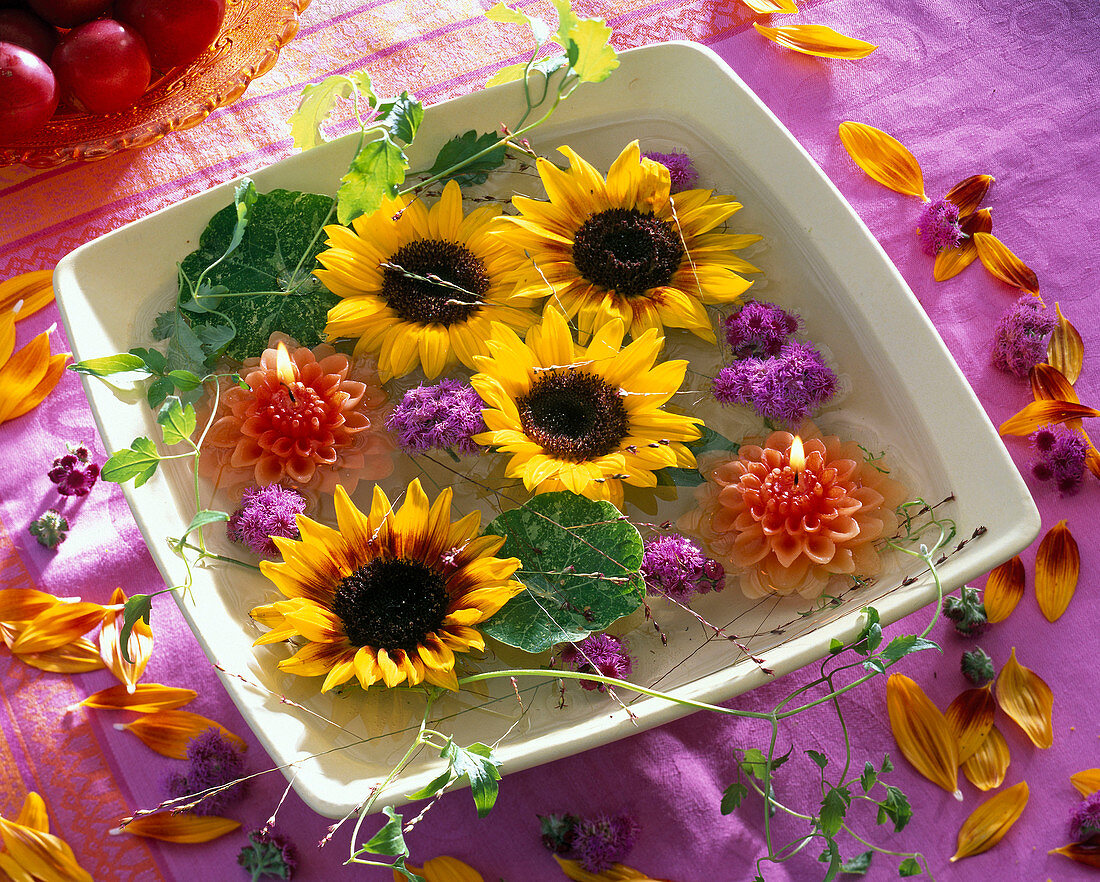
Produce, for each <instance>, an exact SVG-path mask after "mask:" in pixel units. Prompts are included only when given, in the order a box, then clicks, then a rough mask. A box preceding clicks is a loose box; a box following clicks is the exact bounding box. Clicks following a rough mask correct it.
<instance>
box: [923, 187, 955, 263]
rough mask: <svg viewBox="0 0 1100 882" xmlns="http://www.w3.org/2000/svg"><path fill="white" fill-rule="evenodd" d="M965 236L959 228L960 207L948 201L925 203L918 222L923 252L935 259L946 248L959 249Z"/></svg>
mask: <svg viewBox="0 0 1100 882" xmlns="http://www.w3.org/2000/svg"><path fill="white" fill-rule="evenodd" d="M964 235H965V234H964V233H963V231H962V228H961V227H960V226H959V206H957V205H956V204H955V203H954V202H950V201H948V200H947V199H940V200H939V201H938V202H926V203H924V210H923V211H921V213H920V220H918V221H917V237H918V238H919V239H920V245H921V250H922V251H924V253H925V254H927V255H928V256H929V257H935V256H936V255H937V254H939V253H940V252H941V251H943V250H944V249H945V248H958V247H959V243H960V242H962V240H963V236H964Z"/></svg>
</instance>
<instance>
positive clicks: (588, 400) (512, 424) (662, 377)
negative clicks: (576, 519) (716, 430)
mask: <svg viewBox="0 0 1100 882" xmlns="http://www.w3.org/2000/svg"><path fill="white" fill-rule="evenodd" d="M624 335H625V329H624V327H623V322H622V321H621V320H620V319H613V320H611V321H609V322H606V323H604V324H603V325H601V326H600V327H598V328H597V329H596V331H595V333H594V334H593V337H592V341H591V342H590V343H589V344H588V346H587V347H582V346H578V345H576V344H575V343H574V342H573V336H572V334H571V333H570V331H569V324H568V322H567V320H566V318H565V316H564V315H563V314H562V313H561V312H559V311H558V310H556V309H553V308H550V309H548V310H547V311H546V315H545V316H544V317H543V321H542V324H541V325H537V326H535V327H533V328H532V329H531V330H530V331H528V333H527V340H526V342H524V341H522V340H520V338H519V337H518V336H517V335H516V333H515V332H514V331H511V330H509V329H508V328H505V327H503V326H500V325H498V326H496V327H495V328H494V329H493V336H492V338H491V339H490V340H489V343H488V345H489V351H490V353H491V355H488V356H480V357H479V358H478V360H477V361H478V367H479V368H480V370H481V373H478V374H475V375H474V377H473V378H472V379H471V380H470V382H471V383H472V384H473V387H474V388H475V389H476V390H477V391H478V394H480V395H481V397H482V399H483V400H484V401H485V404H486V406H485V409H484V410H482V416H483V417H484V419H485V425H486V426H487V427H488V429H489V431H487V432H483V433H481V434H480V435H475V436H474V441H476V442H477V443H478V444H485V445H492V446H494V447H497V448H499V449H500V450H502V451H504V452H506V453H511V454H512V459H511V461H510V462H509V464H508V469H507V472H506V474H507V475H508V477H510V478H516V477H522V478H523V483H524V486H526V487H527V489H528V490H534V491H535V492H537V493H545V492H548V491H550V490H562V489H565V490H572V491H573V492H574V493H579V494H581V495H582V496H587V497H589V498H590V499H606V500H608V501H610V502H613V503H614V504H615V505H621V504H622V498H623V487H622V482H623V481H625V482H626V483H627V484H631V485H634V486H637V487H654V486H656V484H657V477H656V475H654V471H655V470H657V469H662V468H665V467H666V466H678V467H681V468H692V467H694V465H695V457H694V456H693V455H692V453H691V451H690V450H688V449H687V447H685V446H684V444H683V442H684V441H693V440H695V439H696V438H698V437H699V429H698V426H699V425H701V424H702V420H699V419H696V418H694V417H688V416H681V415H679V414H675V413H669V412H667V411H665V410H662V406H663V405H665V404H666V403H667V402H668V401H669V399H670V398H672V396H673V395H674V394H675V393H676V392H677V391H678V390H679V388H680V384H681V383H683V381H684V373H685V372H686V371H687V362H686V361H665V362H661V363H660V364H657V365H654V361H655V360H656V358H657V355H658V353H659V352H660V351H661V347H662V346H663V345H664V337H661V336H660V335H659V334H658V333H657V331H656V330H655V329H653V328H650V329H649V330H648V331H646V332H645V333H643V334H642V335H641V336H639V337H638V338H636V339H635V340H634V341H633V342H631V343H630V344H628V345H627V346H623V337H624Z"/></svg>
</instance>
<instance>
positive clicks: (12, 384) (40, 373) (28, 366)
mask: <svg viewBox="0 0 1100 882" xmlns="http://www.w3.org/2000/svg"><path fill="white" fill-rule="evenodd" d="M5 348H6V346H5ZM49 366H50V336H49V334H48V333H47V332H45V331H43V332H42V333H41V334H39V335H38V336H37V337H35V338H34V339H33V340H31V341H30V342H29V343H28V344H27V345H26V346H24V347H23V348H22V349H20V350H19V351H18V352H16V353H15V354H14V355H12V356H11V357H10V358H8V359H7V361H5V362H4V363H2V364H0V423H2V422H4V421H5V420H7V419H8V418H9V417H10V415H11V413H12V412H13V411H14V410H15V409H16V407H18V406H19V405H20V404H22V402H23V400H24V399H25V398H26V397H27V396H28V395H30V394H31V391H32V390H33V389H35V387H37V386H38V384H39V383H40V382H41V381H42V379H43V377H45V376H46V372H47V370H48V369H49Z"/></svg>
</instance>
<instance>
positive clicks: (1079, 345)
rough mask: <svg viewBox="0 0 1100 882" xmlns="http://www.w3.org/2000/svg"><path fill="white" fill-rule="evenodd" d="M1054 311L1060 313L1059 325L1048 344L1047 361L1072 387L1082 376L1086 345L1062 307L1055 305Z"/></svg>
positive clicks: (1055, 327) (1056, 326)
mask: <svg viewBox="0 0 1100 882" xmlns="http://www.w3.org/2000/svg"><path fill="white" fill-rule="evenodd" d="M1054 311H1055V312H1057V313H1058V324H1057V325H1055V326H1054V333H1053V334H1051V335H1050V342H1049V343H1048V344H1047V361H1049V362H1050V364H1051V366H1052V367H1054V368H1057V369H1058V370H1059V371H1061V372H1062V374H1063V375H1064V376H1065V378H1066V379H1067V380H1068V381H1069V382H1070V384H1071V385H1072V384H1073V383H1076V382H1077V378H1078V377H1079V376H1081V367H1082V365H1083V364H1084V363H1085V344H1084V341H1082V340H1081V335H1080V334H1079V333H1078V332H1077V328H1075V327H1074V326H1073V325H1072V324H1071V323H1070V321H1069V319H1067V318H1066V317H1065V316H1064V315H1062V307H1061V306H1059V305H1058V304H1057V303H1055V304H1054Z"/></svg>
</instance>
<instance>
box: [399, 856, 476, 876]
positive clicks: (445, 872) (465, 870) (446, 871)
mask: <svg viewBox="0 0 1100 882" xmlns="http://www.w3.org/2000/svg"><path fill="white" fill-rule="evenodd" d="M406 866H407V867H408V869H409V871H410V872H413V873H416V875H418V876H423V877H424V878H425V879H426V880H427V882H485V879H484V877H483V876H482V875H481V873H479V872H478V871H477V870H475V869H474V868H473V867H471V866H470V865H469V864H465V863H463V862H462V861H460V860H459V859H458V858H453V857H446V856H443V857H437V858H432V859H431V860H430V861H427V862H426V863H425V864H424V866H422V867H414V866H413V865H412V864H406ZM393 878H394V882H407V879H408V876H404V875H402V874H401V873H398V872H397V871H396V870H394V871H393Z"/></svg>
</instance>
